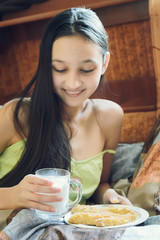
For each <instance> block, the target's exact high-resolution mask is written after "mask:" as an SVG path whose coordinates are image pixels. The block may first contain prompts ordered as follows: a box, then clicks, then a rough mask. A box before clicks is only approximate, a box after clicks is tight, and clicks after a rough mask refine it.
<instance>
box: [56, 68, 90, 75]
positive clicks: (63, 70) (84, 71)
mask: <svg viewBox="0 0 160 240" xmlns="http://www.w3.org/2000/svg"><path fill="white" fill-rule="evenodd" d="M53 69H54V70H55V71H56V72H58V73H64V72H66V71H67V69H62V70H58V69H56V68H55V67H53ZM93 71H94V68H93V69H90V70H83V69H80V72H83V73H86V74H87V73H91V72H93Z"/></svg>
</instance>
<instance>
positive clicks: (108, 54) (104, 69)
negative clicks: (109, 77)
mask: <svg viewBox="0 0 160 240" xmlns="http://www.w3.org/2000/svg"><path fill="white" fill-rule="evenodd" d="M104 60H105V62H104V64H103V68H102V75H103V74H104V73H105V71H106V70H107V67H108V63H109V60H110V53H109V52H107V54H106V56H105V59H104Z"/></svg>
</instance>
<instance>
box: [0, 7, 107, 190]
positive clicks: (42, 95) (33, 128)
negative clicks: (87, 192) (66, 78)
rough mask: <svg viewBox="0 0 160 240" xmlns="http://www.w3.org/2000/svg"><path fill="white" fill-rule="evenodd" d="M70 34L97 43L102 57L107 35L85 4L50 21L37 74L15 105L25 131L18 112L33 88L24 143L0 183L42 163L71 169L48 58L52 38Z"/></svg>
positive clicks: (18, 124) (19, 177)
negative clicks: (14, 161)
mask: <svg viewBox="0 0 160 240" xmlns="http://www.w3.org/2000/svg"><path fill="white" fill-rule="evenodd" d="M71 35H80V36H82V37H84V38H85V39H86V40H89V41H92V42H94V43H96V44H98V45H99V46H100V49H101V52H102V56H103V58H104V60H105V57H106V53H107V51H108V36H107V33H106V31H105V29H104V26H103V24H102V23H101V21H100V19H99V18H98V16H97V15H96V13H95V12H93V11H92V10H90V9H86V8H71V9H67V10H65V11H63V12H61V13H59V14H58V15H56V16H55V17H53V18H52V19H51V20H50V21H49V23H48V25H47V27H46V30H45V32H44V35H43V38H42V42H41V46H40V55H39V64H38V68H37V71H36V74H35V76H34V77H33V79H32V80H31V81H30V82H29V84H28V85H27V86H26V88H25V89H24V91H23V93H22V97H21V98H20V100H19V101H18V103H17V106H16V109H15V115H14V123H15V127H16V129H17V131H18V132H19V133H21V132H23V133H24V129H23V127H22V125H21V122H20V120H19V118H18V114H19V110H20V107H21V106H22V103H23V101H24V98H25V97H26V96H27V95H28V93H29V91H30V90H31V89H32V88H33V92H32V96H31V99H30V103H29V104H30V105H29V106H30V107H29V115H28V123H29V132H28V134H27V136H26V138H27V141H26V147H25V149H24V152H23V154H22V157H21V159H20V160H19V162H18V164H17V165H16V166H15V168H13V169H12V170H11V171H10V172H9V173H8V174H7V175H6V176H4V177H3V178H2V179H1V180H0V186H3V187H7V186H13V185H15V184H18V183H19V182H20V181H21V180H22V178H23V177H24V176H25V175H27V174H30V173H34V172H35V171H36V170H37V169H39V168H42V167H57V168H64V169H70V159H71V156H70V155H71V148H70V144H69V139H68V137H67V135H66V132H65V130H64V126H63V121H62V112H61V99H60V98H59V96H58V95H57V94H56V92H55V90H54V86H53V81H52V73H51V59H52V45H53V43H54V41H55V40H56V39H58V38H60V37H63V36H71Z"/></svg>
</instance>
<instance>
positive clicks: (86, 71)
mask: <svg viewBox="0 0 160 240" xmlns="http://www.w3.org/2000/svg"><path fill="white" fill-rule="evenodd" d="M80 71H81V72H83V73H91V72H93V71H94V68H92V69H89V70H84V69H80Z"/></svg>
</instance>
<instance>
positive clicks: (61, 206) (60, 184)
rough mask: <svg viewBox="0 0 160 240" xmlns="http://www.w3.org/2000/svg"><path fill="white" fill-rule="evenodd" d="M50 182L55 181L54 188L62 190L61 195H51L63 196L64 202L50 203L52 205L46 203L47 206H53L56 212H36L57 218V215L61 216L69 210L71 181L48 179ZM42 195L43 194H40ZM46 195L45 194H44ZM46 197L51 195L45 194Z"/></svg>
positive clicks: (55, 178) (65, 178)
mask: <svg viewBox="0 0 160 240" xmlns="http://www.w3.org/2000/svg"><path fill="white" fill-rule="evenodd" d="M45 178H48V179H50V180H52V181H53V186H54V187H56V188H60V189H61V192H60V193H55V194H51V195H56V194H57V195H59V196H62V198H63V199H62V201H60V202H50V203H48V202H47V203H45V204H47V205H51V206H54V207H55V208H56V212H46V211H41V210H36V212H37V213H39V214H46V213H47V215H52V216H53V217H54V216H55V217H56V216H57V215H61V214H63V213H64V212H66V210H67V208H68V201H69V180H68V178H67V177H65V176H64V177H62V176H61V177H53V176H52V177H46V176H45ZM39 194H41V193H39ZM43 194H44V193H43ZM45 194H46V195H50V194H49V193H45Z"/></svg>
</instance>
